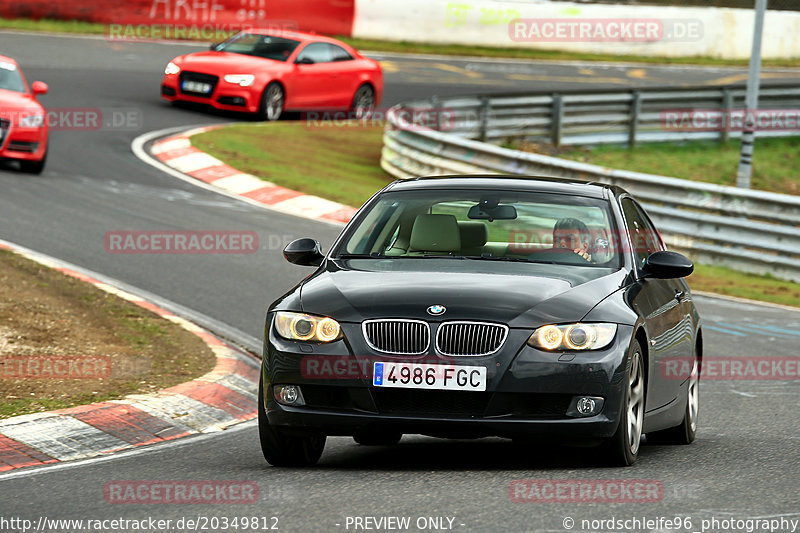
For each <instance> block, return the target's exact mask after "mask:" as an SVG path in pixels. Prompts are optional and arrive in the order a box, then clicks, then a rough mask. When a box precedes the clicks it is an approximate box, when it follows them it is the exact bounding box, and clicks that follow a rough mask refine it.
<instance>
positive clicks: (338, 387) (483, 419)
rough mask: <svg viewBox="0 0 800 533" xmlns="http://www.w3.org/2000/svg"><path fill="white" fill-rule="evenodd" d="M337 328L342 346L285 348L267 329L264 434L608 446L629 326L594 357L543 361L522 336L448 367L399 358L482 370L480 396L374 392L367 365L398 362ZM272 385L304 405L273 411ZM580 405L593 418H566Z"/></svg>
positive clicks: (513, 334) (355, 332) (350, 328)
mask: <svg viewBox="0 0 800 533" xmlns="http://www.w3.org/2000/svg"><path fill="white" fill-rule="evenodd" d="M342 329H343V331H344V333H345V339H343V340H340V341H336V342H334V343H331V344H328V345H319V344H315V345H311V344H303V343H295V342H291V341H286V340H285V339H282V338H280V337H278V336H277V335H276V334H275V332H274V331H273V328H272V327H269V328H268V330H267V332H266V333H267V342H266V343H265V353H264V360H263V365H262V379H263V382H264V389H263V390H264V398H262V399H261V401H263V402H264V406H265V408H266V414H267V418H268V420H269V423H270V424H271V425H275V426H281V427H282V428H283V429H284V430H294V431H295V432H297V433H309V432H321V433H324V434H326V435H353V434H355V433H357V432H361V431H373V430H374V431H385V430H390V431H399V432H401V433H420V434H425V435H432V436H441V437H482V436H501V437H509V438H515V437H531V436H537V435H542V436H545V435H547V436H557V437H563V438H566V439H570V440H572V439H602V438H607V437H610V436H612V435H613V434H614V432H615V431H616V429H617V426H618V423H619V419H620V410H621V406H622V399H623V386H622V385H623V384H624V383H625V379H624V378H625V375H626V370H627V357H628V350H629V346H630V338H631V335H632V333H633V331H632V328H630V327H628V326H619V328H618V331H617V336H616V338H615V340H614V342H613V343H612V344H611V345H610V346H609V347H607V348H606V349H603V350H598V351H593V352H583V353H579V352H578V353H575V352H570V353H550V352H543V351H540V350H537V349H534V348H531V347H530V346H528V345H527V344H526V343H525V341H526V340H527V337H528V336H529V335H530V331H527V330H511V331H510V332H509V337H508V339H507V341H506V343H505V345H504V347H503V349H502V350H500V351H499V352H498V353H496V354H493V355H490V356H486V357H459V358H455V357H444V356H437V355H436V354H435V353H433V351H432V352H431V353H429V354H425V355H423V356H420V357H418V358H415V357H403V358H401V360H403V361H415V362H425V363H439V364H450V365H470V366H476V365H482V366H485V367H486V369H487V390H486V391H485V392H470V391H438V390H424V389H395V388H384V387H374V386H373V385H372V382H371V369H372V363H373V362H374V361H396V360H398V358H397V357H393V356H387V355H382V354H379V353H377V352H374V351H372V350H371V349H370V348H369V347H368V346H367V345H366V343H364V341H363V336H361V335H360V334H359V332H360V326H359V325H358V324H352V325H348V324H343V325H342ZM432 350H433V349H432ZM356 354H358V355H356ZM362 354H363V355H362ZM326 361H330V363H329V364H327V365H326V364H324V363H325V362H326ZM310 362H311V363H313V364H309V363H310ZM320 363H322V364H320ZM309 369H323V371H322V372H310V371H309ZM273 385H298V386H299V387H300V390H301V392H302V394H303V397H304V400H305V404H306V405H303V406H287V405H282V404H280V403H278V402H277V401H276V400H275V398H274V396H273ZM581 396H592V397H601V398H603V400H604V404H603V408H602V410H600V412H599V413H597V414H594V415H592V416H586V417H576V416H571V415H568V414H567V411H568V410H570V407H571V403H572V402H574V400H575V398H576V397H581Z"/></svg>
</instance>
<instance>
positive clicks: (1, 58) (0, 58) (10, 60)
mask: <svg viewBox="0 0 800 533" xmlns="http://www.w3.org/2000/svg"><path fill="white" fill-rule="evenodd" d="M0 61H2V62H3V63H13V64H15V65H17V66H19V63H17V62H16V61H15V60H14V59H13V58H10V57H8V56H4V55H0Z"/></svg>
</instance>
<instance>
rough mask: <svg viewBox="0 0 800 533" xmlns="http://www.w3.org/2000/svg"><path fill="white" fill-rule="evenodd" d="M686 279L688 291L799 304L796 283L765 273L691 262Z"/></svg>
mask: <svg viewBox="0 0 800 533" xmlns="http://www.w3.org/2000/svg"><path fill="white" fill-rule="evenodd" d="M686 281H688V282H689V286H690V287H691V288H692V290H698V291H708V292H715V293H717V294H725V295H727V296H736V297H737V298H748V299H750V300H761V301H763V302H772V303H776V304H782V305H791V306H794V307H800V284H798V283H793V282H791V281H783V280H779V279H775V278H773V277H772V276H769V275H767V276H756V275H754V274H745V273H743V272H739V271H737V270H731V269H730V268H725V267H719V266H710V265H695V269H694V273H693V274H692V275H691V276H689V277H688V278H686Z"/></svg>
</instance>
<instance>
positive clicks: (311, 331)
mask: <svg viewBox="0 0 800 533" xmlns="http://www.w3.org/2000/svg"><path fill="white" fill-rule="evenodd" d="M275 329H276V330H277V331H278V334H279V335H280V336H281V337H283V338H285V339H289V340H293V341H313V342H332V341H335V340H337V339H339V338H340V337H341V335H342V328H341V327H340V326H339V323H338V322H336V321H335V320H334V319H332V318H329V317H323V316H314V315H306V314H305V313H289V312H286V311H279V312H278V313H276V314H275Z"/></svg>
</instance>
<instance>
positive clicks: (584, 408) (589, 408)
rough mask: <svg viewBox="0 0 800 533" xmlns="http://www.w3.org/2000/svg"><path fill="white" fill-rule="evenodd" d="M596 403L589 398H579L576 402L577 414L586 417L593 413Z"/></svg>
mask: <svg viewBox="0 0 800 533" xmlns="http://www.w3.org/2000/svg"><path fill="white" fill-rule="evenodd" d="M596 406H597V403H596V402H595V401H594V400H592V399H591V398H581V399H580V400H578V405H577V407H578V412H579V413H580V414H582V415H588V414H591V413H593V412H594V409H595V407H596Z"/></svg>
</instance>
